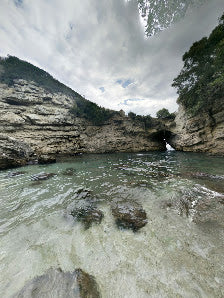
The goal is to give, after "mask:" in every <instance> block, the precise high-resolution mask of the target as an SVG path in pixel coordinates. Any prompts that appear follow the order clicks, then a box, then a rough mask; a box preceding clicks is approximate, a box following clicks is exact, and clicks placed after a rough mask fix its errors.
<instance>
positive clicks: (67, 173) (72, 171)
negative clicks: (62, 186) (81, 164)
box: [62, 168, 76, 176]
mask: <svg viewBox="0 0 224 298" xmlns="http://www.w3.org/2000/svg"><path fill="white" fill-rule="evenodd" d="M75 174H76V169H74V168H67V169H65V170H64V171H63V172H62V175H64V176H74V175H75Z"/></svg>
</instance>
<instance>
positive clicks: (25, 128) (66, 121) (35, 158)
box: [0, 80, 165, 169]
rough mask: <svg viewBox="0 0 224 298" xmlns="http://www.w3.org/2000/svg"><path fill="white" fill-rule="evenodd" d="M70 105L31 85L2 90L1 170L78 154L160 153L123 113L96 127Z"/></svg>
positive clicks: (140, 125)
mask: <svg viewBox="0 0 224 298" xmlns="http://www.w3.org/2000/svg"><path fill="white" fill-rule="evenodd" d="M73 104H74V99H73V98H71V97H69V96H66V95H64V94H61V93H53V94H52V93H49V92H47V91H46V90H45V89H43V88H41V87H40V86H38V85H37V84H36V83H34V82H28V81H25V80H16V81H14V85H12V86H10V87H9V86H7V85H4V84H0V169H3V168H7V167H13V166H19V165H24V164H26V163H27V162H30V161H32V162H40V163H41V162H47V161H48V160H52V161H54V160H55V157H57V156H58V155H73V154H77V153H105V152H122V151H123V152H137V151H150V150H164V149H165V144H164V142H163V141H160V140H153V138H151V137H150V136H151V132H152V131H154V130H155V127H154V128H152V129H151V130H150V129H149V130H146V129H145V127H144V124H143V123H141V122H139V121H133V120H131V119H130V118H128V117H127V116H125V115H123V114H122V113H120V114H117V115H116V116H114V117H113V118H111V119H110V120H109V121H107V122H106V123H105V124H104V125H100V126H95V125H93V124H92V123H90V122H88V121H87V120H86V119H83V118H78V117H75V116H74V115H72V114H71V113H70V109H71V107H72V106H73Z"/></svg>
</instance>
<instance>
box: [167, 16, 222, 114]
mask: <svg viewBox="0 0 224 298" xmlns="http://www.w3.org/2000/svg"><path fill="white" fill-rule="evenodd" d="M183 61H184V67H183V69H182V70H181V72H180V74H179V75H178V76H177V77H176V78H175V79H174V81H173V84H172V86H173V87H175V88H177V93H178V94H179V98H178V103H180V104H182V105H183V106H184V107H185V108H186V109H187V111H188V112H190V113H191V114H196V113H198V112H199V111H201V110H208V109H209V108H210V107H211V105H212V104H213V102H214V100H215V99H216V98H221V97H223V96H224V14H223V15H222V17H221V18H220V20H219V25H218V26H217V27H216V28H215V29H214V30H213V31H212V33H211V34H210V36H209V37H208V38H207V37H204V38H202V39H201V40H200V41H197V42H195V43H194V44H193V45H192V46H191V48H190V49H189V51H188V52H186V53H185V54H184V55H183Z"/></svg>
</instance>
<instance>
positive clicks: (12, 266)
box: [0, 151, 224, 298]
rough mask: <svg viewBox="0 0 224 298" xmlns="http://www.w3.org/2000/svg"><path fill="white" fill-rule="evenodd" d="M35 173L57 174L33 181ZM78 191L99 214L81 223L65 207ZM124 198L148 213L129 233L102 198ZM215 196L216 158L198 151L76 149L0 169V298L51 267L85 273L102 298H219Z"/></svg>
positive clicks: (221, 278) (219, 171)
mask: <svg viewBox="0 0 224 298" xmlns="http://www.w3.org/2000/svg"><path fill="white" fill-rule="evenodd" d="M71 168H72V169H71ZM73 169H74V170H73ZM23 171H24V172H25V173H21V175H13V174H12V173H14V172H23ZM40 173H55V174H56V175H55V176H53V177H51V178H50V179H48V180H46V181H41V182H38V181H35V179H34V178H35V175H38V174H40ZM82 189H83V190H86V189H88V190H90V191H91V196H92V197H93V198H94V200H95V202H96V203H97V206H98V208H99V209H100V210H101V211H103V213H104V218H103V220H102V223H101V224H99V225H97V224H93V226H92V227H90V228H89V229H85V228H84V227H83V225H82V224H81V223H79V222H76V221H75V220H74V219H73V217H72V216H70V215H69V213H70V212H69V210H70V209H71V207H75V206H78V205H80V204H84V203H85V200H84V199H83V198H82V197H81V196H80V193H81V190H82ZM124 201H125V202H133V201H134V202H137V203H139V204H140V205H141V206H142V207H143V208H144V210H145V211H146V213H147V217H148V224H147V225H146V226H144V227H143V228H142V229H140V230H139V231H138V232H136V233H134V232H133V231H132V230H120V229H118V227H117V226H116V225H115V219H114V218H113V216H112V213H111V206H112V205H113V204H115V203H116V202H124ZM186 201H187V202H188V208H187V209H186V208H185V207H186ZM183 202H184V203H183ZM189 202H190V203H189ZM223 203H224V159H223V158H218V157H210V156H206V155H204V154H193V153H180V152H175V151H167V152H165V153H144V154H134V153H133V154H127V153H122V154H104V155H83V156H79V157H75V158H74V159H69V160H64V161H61V162H58V163H56V164H52V165H46V166H40V165H37V166H27V167H23V168H19V169H14V170H7V171H1V172H0V275H1V281H0V297H10V296H11V295H13V294H15V293H16V292H18V291H19V290H20V289H21V288H22V287H23V286H24V284H25V283H26V282H27V281H29V280H30V279H32V278H34V277H35V276H38V275H41V274H43V273H45V272H46V270H47V269H49V268H58V267H60V268H61V269H62V270H63V271H74V269H76V268H82V269H83V270H85V271H86V272H88V273H89V274H92V275H93V276H95V279H96V281H97V283H98V285H99V289H100V292H101V294H102V297H106V298H107V297H223V296H224V288H223V285H224V258H223V257H224V249H223V247H224V232H223V228H224V204H223Z"/></svg>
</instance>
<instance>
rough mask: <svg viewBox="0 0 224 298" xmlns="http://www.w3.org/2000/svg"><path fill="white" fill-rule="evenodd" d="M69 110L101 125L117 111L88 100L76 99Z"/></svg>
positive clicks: (77, 115)
mask: <svg viewBox="0 0 224 298" xmlns="http://www.w3.org/2000/svg"><path fill="white" fill-rule="evenodd" d="M70 111H71V113H72V114H73V115H74V116H76V117H81V118H85V119H87V120H89V121H91V122H92V123H93V124H95V125H102V124H103V123H105V122H106V121H107V120H109V119H110V118H111V117H112V116H114V115H115V114H116V113H118V112H116V111H113V110H109V109H105V108H102V107H99V106H98V105H97V104H96V103H93V102H91V101H89V100H84V101H77V102H76V103H75V104H74V106H73V107H72V109H71V110H70Z"/></svg>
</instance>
